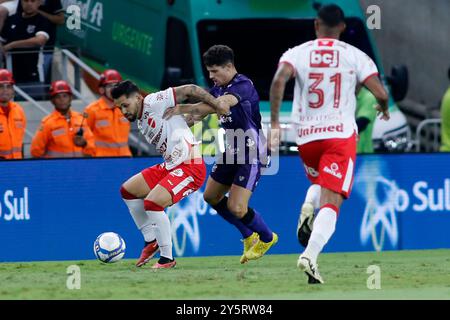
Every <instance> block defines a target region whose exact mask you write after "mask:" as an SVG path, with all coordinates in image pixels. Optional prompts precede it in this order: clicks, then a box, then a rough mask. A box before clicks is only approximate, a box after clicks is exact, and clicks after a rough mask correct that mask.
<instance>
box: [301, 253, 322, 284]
mask: <svg viewBox="0 0 450 320" xmlns="http://www.w3.org/2000/svg"><path fill="white" fill-rule="evenodd" d="M297 267H298V268H299V269H300V270H302V271H304V272H305V273H306V275H307V276H308V283H310V284H314V283H324V281H323V279H322V277H321V276H320V273H319V265H318V264H317V263H315V264H314V263H312V262H311V260H310V259H309V258H308V257H305V256H303V254H301V255H300V257H299V258H298V261H297Z"/></svg>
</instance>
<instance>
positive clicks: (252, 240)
mask: <svg viewBox="0 0 450 320" xmlns="http://www.w3.org/2000/svg"><path fill="white" fill-rule="evenodd" d="M258 240H259V234H257V233H256V232H253V233H252V235H251V236H249V237H248V238H245V239H244V240H241V241H242V242H243V243H244V253H243V254H242V256H241V263H246V262H247V261H248V259H247V258H246V257H245V254H246V253H247V252H248V250H250V249H251V248H252V247H253V246H254V245H255V244H256V243H257V242H258Z"/></svg>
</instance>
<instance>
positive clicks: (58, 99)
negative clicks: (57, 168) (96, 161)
mask: <svg viewBox="0 0 450 320" xmlns="http://www.w3.org/2000/svg"><path fill="white" fill-rule="evenodd" d="M50 97H51V101H52V103H53V105H54V106H55V111H53V112H52V113H51V114H49V115H47V116H46V117H44V118H43V119H42V121H41V125H40V127H39V128H38V130H37V131H36V134H35V136H34V138H33V141H32V142H31V155H32V156H33V157H36V158H40V157H44V158H74V157H87V156H94V154H95V145H94V135H93V134H92V132H91V130H90V129H89V127H88V126H87V124H86V120H85V118H86V117H85V116H84V115H81V114H80V113H79V112H76V111H72V110H71V109H70V106H71V103H72V89H71V88H70V86H69V84H68V83H67V82H66V81H63V80H58V81H54V82H53V83H52V85H51V86H50Z"/></svg>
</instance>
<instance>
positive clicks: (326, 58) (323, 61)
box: [309, 50, 339, 68]
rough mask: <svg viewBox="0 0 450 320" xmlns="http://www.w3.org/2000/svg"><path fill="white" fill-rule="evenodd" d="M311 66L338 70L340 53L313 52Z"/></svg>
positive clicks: (328, 51) (332, 51) (329, 51)
mask: <svg viewBox="0 0 450 320" xmlns="http://www.w3.org/2000/svg"><path fill="white" fill-rule="evenodd" d="M309 65H310V66H311V68H337V67H338V66H339V51H338V50H312V51H311V54H310V62H309Z"/></svg>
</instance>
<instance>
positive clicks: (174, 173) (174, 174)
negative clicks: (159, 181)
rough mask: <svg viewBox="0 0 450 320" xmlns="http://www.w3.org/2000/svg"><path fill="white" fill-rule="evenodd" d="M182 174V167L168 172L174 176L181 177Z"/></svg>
mask: <svg viewBox="0 0 450 320" xmlns="http://www.w3.org/2000/svg"><path fill="white" fill-rule="evenodd" d="M183 174H184V172H183V169H175V170H173V171H171V172H170V175H171V176H174V177H182V176H183Z"/></svg>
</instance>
